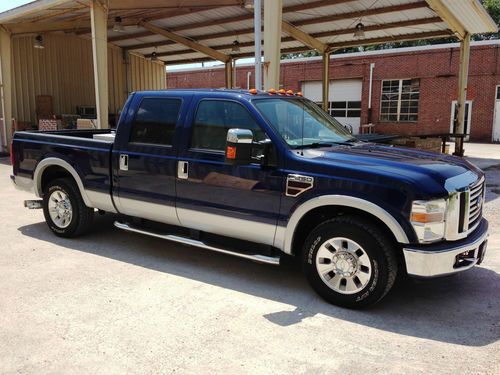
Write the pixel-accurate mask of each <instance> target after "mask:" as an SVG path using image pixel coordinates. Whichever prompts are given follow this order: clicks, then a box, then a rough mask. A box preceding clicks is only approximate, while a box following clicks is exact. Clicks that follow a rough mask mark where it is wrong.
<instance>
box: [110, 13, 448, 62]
mask: <svg viewBox="0 0 500 375" xmlns="http://www.w3.org/2000/svg"><path fill="white" fill-rule="evenodd" d="M439 22H442V19H441V18H439V17H429V18H420V19H415V20H409V21H399V22H390V23H382V24H378V25H368V26H365V32H368V31H380V30H387V29H392V28H399V27H410V26H419V25H425V24H429V23H439ZM290 25H291V24H290ZM291 26H294V25H291ZM283 31H284V30H283ZM355 31H356V28H355V27H349V28H347V29H339V30H329V31H321V32H317V33H311V34H308V35H310V36H311V37H312V38H315V39H317V38H323V37H328V36H338V35H350V34H351V35H352V34H354V32H355ZM253 33H254V28H253V27H252V28H245V29H240V30H231V31H222V32H218V33H213V34H204V35H197V36H195V37H193V38H192V39H193V40H195V41H201V40H209V39H218V38H224V37H228V36H236V35H245V34H253ZM134 35H135V36H136V38H142V37H144V36H148V35H150V33H149V32H147V34H145V35H144V33H137V34H134ZM119 38H121V39H118V40H123V36H122V37H119ZM108 40H109V41H110V42H113V41H114V40H116V39H115V38H109V39H108ZM293 40H297V39H296V38H293V37H283V38H281V43H285V42H291V41H293ZM319 42H320V43H322V42H321V41H319ZM172 44H175V43H174V42H172V41H171V40H166V41H161V42H150V43H140V44H133V45H131V46H126V47H122V48H124V49H126V50H131V51H132V50H138V49H143V48H151V47H161V46H169V45H172ZM250 45H253V42H243V43H240V47H248V46H250ZM309 47H311V46H309ZM212 48H213V49H217V50H218V49H226V48H229V46H228V45H227V44H223V45H218V46H215V47H214V46H213V47H212ZM311 48H314V47H311ZM190 51H192V50H182V53H190ZM167 53H168V52H167ZM176 53H181V51H178V52H176ZM165 56H168V54H166V55H165Z"/></svg>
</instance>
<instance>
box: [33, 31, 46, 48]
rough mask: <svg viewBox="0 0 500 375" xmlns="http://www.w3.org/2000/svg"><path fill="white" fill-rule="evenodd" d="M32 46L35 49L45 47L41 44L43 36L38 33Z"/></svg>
mask: <svg viewBox="0 0 500 375" xmlns="http://www.w3.org/2000/svg"><path fill="white" fill-rule="evenodd" d="M33 47H35V48H37V49H44V48H45V46H44V45H43V36H41V35H40V34H38V35H37V36H36V37H35V44H33Z"/></svg>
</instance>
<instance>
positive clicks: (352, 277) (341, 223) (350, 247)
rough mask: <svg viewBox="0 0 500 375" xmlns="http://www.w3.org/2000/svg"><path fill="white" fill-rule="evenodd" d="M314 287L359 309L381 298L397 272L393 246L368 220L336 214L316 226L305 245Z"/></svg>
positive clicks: (341, 303) (339, 302)
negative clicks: (337, 215)
mask: <svg viewBox="0 0 500 375" xmlns="http://www.w3.org/2000/svg"><path fill="white" fill-rule="evenodd" d="M303 253H304V258H303V261H304V268H305V273H306V276H307V279H308V281H309V283H310V284H311V286H312V287H313V289H314V290H315V291H316V292H317V293H318V294H319V295H320V296H321V297H323V298H324V299H325V300H327V301H328V302H330V303H333V304H335V305H338V306H343V307H349V308H360V307H365V306H368V305H371V304H374V303H376V302H377V301H379V300H380V299H381V298H382V297H384V296H385V295H386V294H387V293H388V292H389V290H390V289H391V287H392V285H393V284H394V280H395V278H396V274H397V262H396V256H395V249H394V245H393V243H392V241H390V240H389V239H388V238H387V237H386V236H385V235H384V233H383V232H382V231H380V230H379V229H378V228H377V227H376V226H375V225H373V224H371V223H370V222H368V221H367V220H364V219H362V218H358V217H355V216H339V217H336V218H334V219H331V220H328V221H326V222H324V223H322V224H320V225H319V226H317V227H316V228H315V229H314V230H313V231H312V232H311V234H310V235H309V236H308V238H307V239H306V242H305V244H304V252H303Z"/></svg>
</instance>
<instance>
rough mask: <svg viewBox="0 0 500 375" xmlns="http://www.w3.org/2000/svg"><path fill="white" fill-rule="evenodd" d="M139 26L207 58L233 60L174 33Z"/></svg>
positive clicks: (149, 24)
mask: <svg viewBox="0 0 500 375" xmlns="http://www.w3.org/2000/svg"><path fill="white" fill-rule="evenodd" d="M139 26H141V27H143V28H145V29H146V30H149V31H151V32H152V33H155V34H158V35H161V36H164V37H165V38H167V39H170V40H172V41H174V42H176V43H179V44H182V45H185V46H186V47H189V48H191V49H193V50H195V51H198V52H201V53H203V54H205V55H207V56H210V57H212V58H214V59H215V60H219V61H223V62H227V61H228V60H229V59H230V58H231V56H228V55H225V54H223V53H221V52H218V51H216V50H214V49H213V48H210V47H207V46H204V45H202V44H200V43H197V42H194V41H192V40H189V39H187V38H185V37H183V36H180V35H177V34H175V33H172V32H170V31H167V30H165V29H162V28H160V27H157V26H155V25H153V24H151V23H148V22H140V23H139Z"/></svg>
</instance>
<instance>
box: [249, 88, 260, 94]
mask: <svg viewBox="0 0 500 375" xmlns="http://www.w3.org/2000/svg"><path fill="white" fill-rule="evenodd" d="M248 92H249V93H250V94H251V95H257V93H258V92H257V89H250V90H248Z"/></svg>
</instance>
